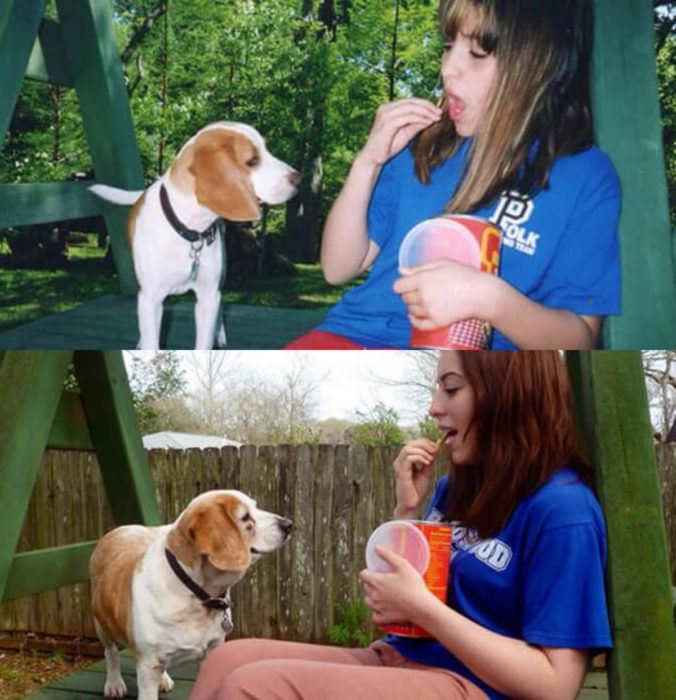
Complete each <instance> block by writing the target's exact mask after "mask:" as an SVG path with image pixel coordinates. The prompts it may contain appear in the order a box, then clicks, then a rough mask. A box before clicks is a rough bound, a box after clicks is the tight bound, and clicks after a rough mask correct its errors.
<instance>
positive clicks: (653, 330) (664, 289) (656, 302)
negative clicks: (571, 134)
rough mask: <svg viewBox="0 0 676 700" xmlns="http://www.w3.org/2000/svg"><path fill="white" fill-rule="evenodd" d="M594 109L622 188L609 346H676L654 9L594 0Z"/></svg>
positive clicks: (640, 1) (634, 1) (675, 277)
mask: <svg viewBox="0 0 676 700" xmlns="http://www.w3.org/2000/svg"><path fill="white" fill-rule="evenodd" d="M594 10H595V27H596V31H595V38H594V71H593V111H594V125H595V129H596V135H597V139H598V143H599V145H600V146H601V148H603V149H604V150H605V151H606V152H607V153H608V154H609V155H610V157H611V159H612V161H613V163H614V164H615V167H616V168H617V171H618V174H619V176H620V181H621V185H622V215H621V219H620V240H621V260H622V314H621V316H619V317H614V318H611V319H609V320H608V322H606V324H605V328H604V343H605V347H607V348H613V349H627V350H628V349H648V348H673V347H676V272H675V271H674V260H673V256H672V237H671V230H670V225H669V206H668V202H667V187H666V178H665V174H664V153H663V148H662V133H661V128H660V110H659V101H658V97H657V76H656V68H655V44H654V30H653V14H652V13H653V9H652V3H650V2H646V0H594Z"/></svg>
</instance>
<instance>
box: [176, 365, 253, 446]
mask: <svg viewBox="0 0 676 700" xmlns="http://www.w3.org/2000/svg"><path fill="white" fill-rule="evenodd" d="M185 357H186V364H187V365H188V366H189V367H191V369H192V376H193V377H194V378H195V381H196V384H197V386H196V388H195V389H194V390H193V391H192V393H191V395H190V406H191V407H192V411H193V413H194V415H195V417H196V418H197V421H198V424H199V426H200V429H199V430H198V432H200V433H204V434H205V435H226V434H227V426H228V421H229V414H230V405H229V392H230V391H231V390H232V387H234V386H236V385H237V383H238V381H239V380H240V378H241V376H242V372H241V368H240V365H239V359H238V357H239V356H238V355H236V354H233V353H232V352H186V353H185ZM228 437H230V436H229V435H228Z"/></svg>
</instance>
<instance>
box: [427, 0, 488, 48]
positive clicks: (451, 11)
mask: <svg viewBox="0 0 676 700" xmlns="http://www.w3.org/2000/svg"><path fill="white" fill-rule="evenodd" d="M472 14H473V15H474V16H475V17H476V18H477V20H478V21H477V25H476V27H475V28H474V31H472V32H471V34H466V35H464V36H467V38H469V39H473V40H474V41H476V43H477V44H478V45H479V46H480V47H481V50H482V51H485V52H486V53H491V54H492V53H495V50H496V48H497V45H498V27H497V22H496V19H495V13H494V11H493V3H491V2H486V0H450V1H449V2H447V3H442V4H441V6H440V8H439V17H440V26H441V36H442V38H443V41H444V43H449V42H453V41H455V38H456V36H457V35H458V32H459V31H460V28H461V27H462V26H463V25H464V26H466V24H467V20H468V19H469V18H470V16H471V15H472Z"/></svg>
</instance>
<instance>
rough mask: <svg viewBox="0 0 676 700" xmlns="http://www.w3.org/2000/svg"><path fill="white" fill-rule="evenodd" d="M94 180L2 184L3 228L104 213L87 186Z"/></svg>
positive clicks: (0, 224)
mask: <svg viewBox="0 0 676 700" xmlns="http://www.w3.org/2000/svg"><path fill="white" fill-rule="evenodd" d="M92 184H93V182H89V181H84V182H34V183H33V182H31V183H26V184H14V185H0V202H2V208H0V227H3V226H20V225H26V224H42V223H47V222H51V221H64V220H66V219H80V218H83V217H86V216H96V215H98V214H102V213H103V211H104V206H103V203H102V202H101V200H99V199H97V198H96V197H94V195H92V194H91V193H90V192H88V191H87V187H89V185H92Z"/></svg>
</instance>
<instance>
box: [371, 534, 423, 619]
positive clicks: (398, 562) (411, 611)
mask: <svg viewBox="0 0 676 700" xmlns="http://www.w3.org/2000/svg"><path fill="white" fill-rule="evenodd" d="M375 551H376V553H377V554H378V555H379V556H380V557H382V558H383V559H384V560H385V561H386V562H387V563H388V564H389V565H390V566H391V567H392V571H391V572H388V573H378V572H375V571H369V570H368V569H364V570H363V571H362V572H361V573H360V574H359V578H360V579H361V581H362V583H363V584H364V593H365V595H364V602H365V603H366V605H368V606H369V608H371V610H372V612H373V614H372V616H371V617H372V620H373V622H375V623H376V624H377V625H382V624H386V623H388V622H415V621H416V619H417V617H418V611H419V610H420V608H421V607H422V606H423V604H424V602H425V600H427V599H428V598H429V597H430V596H432V597H434V596H433V595H432V593H430V591H429V590H428V589H427V587H426V586H425V582H424V581H423V577H422V576H421V575H420V574H419V573H418V572H417V571H416V570H415V569H414V568H413V567H412V566H411V565H410V564H409V563H408V561H406V559H404V558H403V557H400V556H398V555H397V554H395V553H394V552H393V551H392V550H391V549H388V548H387V547H382V546H380V545H378V546H377V547H376V548H375Z"/></svg>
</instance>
